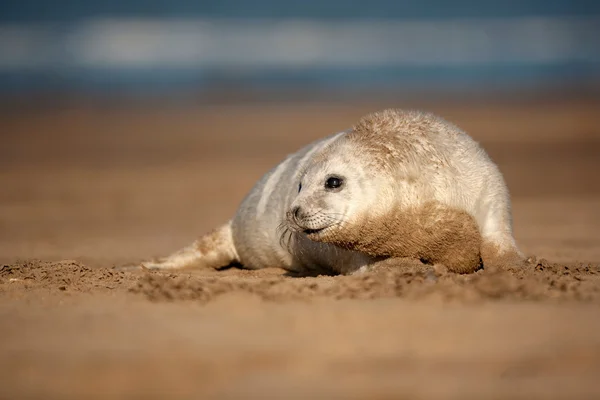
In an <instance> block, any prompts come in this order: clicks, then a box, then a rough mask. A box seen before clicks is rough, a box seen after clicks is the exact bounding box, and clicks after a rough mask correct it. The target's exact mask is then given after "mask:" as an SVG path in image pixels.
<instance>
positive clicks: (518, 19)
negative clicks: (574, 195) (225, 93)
mask: <svg viewBox="0 0 600 400" xmlns="http://www.w3.org/2000/svg"><path fill="white" fill-rule="evenodd" d="M9 3H11V2H9ZM9 3H2V5H0V96H2V95H9V96H11V95H15V94H26V95H28V94H35V93H44V92H60V93H74V94H113V93H117V94H128V93H129V94H161V93H188V94H189V93H203V92H210V91H215V90H221V89H223V90H230V91H253V90H280V89H282V90H300V91H302V90H305V91H306V90H310V89H311V88H314V89H315V90H320V91H328V90H332V91H344V90H350V91H352V90H357V91H358V90H366V89H369V90H375V91H376V90H382V91H392V92H393V91H397V90H410V91H417V92H418V91H451V92H456V91H458V92H462V91H485V90H488V89H497V90H508V91H511V90H514V91H527V90H531V91H535V90H544V89H548V88H550V89H564V88H566V89H568V88H571V87H576V88H580V89H582V90H588V91H590V90H591V91H596V90H598V88H600V85H599V83H600V3H598V2H595V3H594V2H589V1H566V0H561V1H539V0H526V1H520V2H516V1H508V2H474V1H468V0H460V1H454V2H452V6H451V7H449V6H448V3H447V2H444V1H442V0H428V1H422V2H406V1H399V2H395V1H390V0H374V1H370V2H369V3H368V4H366V5H365V4H364V3H363V4H362V5H356V4H350V3H346V2H343V1H341V0H329V1H324V2H317V1H307V2H302V3H298V4H283V3H280V2H276V1H272V0H259V1H255V2H252V3H248V2H244V1H242V0H227V1H196V2H192V1H188V0H174V1H169V2H167V1H144V2H143V1H138V0H123V1H114V0H107V1H103V2H95V1H91V2H90V1H88V2H75V1H62V2H59V3H56V2H54V3H46V2H43V1H40V0H27V1H21V2H12V4H9Z"/></svg>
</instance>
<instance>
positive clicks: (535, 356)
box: [0, 99, 600, 399]
mask: <svg viewBox="0 0 600 400" xmlns="http://www.w3.org/2000/svg"><path fill="white" fill-rule="evenodd" d="M389 105H390V104H389V103H386V104H383V103H382V104H378V103H369V104H351V105H339V104H338V105H334V104H331V103H330V104H311V103H303V104H280V105H274V104H262V105H245V104H238V105H231V106H223V105H220V106H206V105H191V104H186V105H179V106H176V107H175V106H169V107H164V106H159V105H156V104H152V105H148V104H147V105H144V106H141V105H132V104H99V103H91V102H90V103H81V102H80V103H77V104H76V103H71V104H63V105H60V106H51V107H49V106H44V107H40V106H38V107H31V108H27V109H14V108H13V109H5V110H3V111H0V127H1V131H2V136H1V138H2V146H0V165H1V166H2V168H0V185H1V187H2V188H3V189H2V191H0V337H1V338H2V340H0V398H44V399H47V398H60V399H66V398H77V399H79V398H144V399H147V398H302V399H304V398H328V399H329V398H434V399H438V398H439V399H448V398H455V399H466V398H473V399H479V398H492V397H493V398H522V399H533V398H544V399H547V398H568V399H573V398H594V397H598V396H600V384H599V383H598V379H597V377H598V376H599V374H600V334H599V333H598V332H600V319H599V318H598V315H600V230H599V229H598V226H599V224H600V179H599V178H598V171H600V155H599V154H600V117H599V116H598V113H597V110H598V109H600V101H595V100H593V99H592V100H590V99H587V100H581V99H569V100H568V101H566V100H563V101H558V100H552V99H546V100H544V101H539V100H538V101H525V100H521V101H511V102H499V101H497V102H490V101H478V102H466V101H465V102H458V103H454V104H452V105H449V104H434V103H429V104H427V103H423V104H421V103H411V102H404V103H401V104H394V105H400V106H404V107H411V108H414V107H418V108H427V109H429V110H432V111H434V112H437V113H439V114H441V115H443V116H444V117H446V118H447V119H449V120H451V121H453V122H455V123H457V124H458V125H459V126H461V127H463V128H465V129H466V130H467V131H468V132H469V133H471V135H472V136H474V137H475V138H476V139H477V140H478V141H480V142H481V143H482V144H483V146H484V147H485V148H486V150H488V152H489V153H490V155H491V156H492V158H494V160H495V161H496V162H497V163H498V164H499V165H500V168H501V170H502V171H503V172H504V174H505V177H506V180H507V183H508V185H509V188H510V189H511V193H512V196H513V211H514V224H515V236H516V239H517V242H518V243H519V245H520V247H521V248H522V250H523V251H524V252H525V253H526V254H528V255H529V256H530V258H529V261H528V263H527V265H526V266H525V267H523V268H508V269H503V270H491V269H486V270H482V271H478V272H477V273H474V274H471V275H456V274H451V273H447V272H443V271H440V270H436V269H433V268H432V267H430V266H425V265H422V264H421V263H419V262H416V261H413V260H403V261H399V262H398V263H395V264H393V265H389V266H387V267H386V268H381V269H380V270H378V271H374V272H370V273H367V274H362V275H357V276H319V277H293V276H288V275H287V274H286V273H285V271H283V270H280V269H277V268H270V269H266V270H261V271H247V270H240V269H236V268H230V269H225V270H221V271H215V270H186V271H168V272H150V271H136V270H122V269H121V268H119V267H121V266H123V265H126V264H129V263H135V262H138V261H140V260H143V259H146V258H149V257H153V256H160V255H165V254H167V253H169V252H170V251H173V250H175V249H177V248H179V247H181V246H184V245H186V244H188V243H190V242H191V241H192V240H194V238H195V237H197V236H198V235H200V234H202V233H204V232H206V231H208V230H210V229H211V228H213V227H214V226H217V225H218V224H220V223H222V222H223V221H225V220H226V219H228V218H230V217H231V215H232V214H233V212H234V211H235V208H236V207H237V205H238V204H239V202H240V201H241V199H242V198H243V196H244V194H245V193H246V192H247V191H248V189H249V188H250V187H251V186H252V184H253V183H254V182H255V180H256V179H257V178H258V177H260V175H261V174H262V173H264V172H265V171H266V170H267V169H269V168H270V167H271V166H273V165H274V164H276V163H277V162H278V161H280V160H281V159H282V158H283V157H284V156H285V155H286V154H287V153H289V152H293V151H294V150H296V149H297V148H299V147H300V146H301V145H303V144H305V143H307V142H309V141H311V140H313V139H316V138H318V137H320V136H322V135H324V134H327V133H331V132H335V131H339V130H341V129H344V128H345V127H347V126H349V125H351V124H352V123H353V122H354V121H355V120H356V119H357V118H358V117H359V116H360V115H362V114H364V113H366V112H369V111H373V110H376V109H378V108H381V107H383V106H389Z"/></svg>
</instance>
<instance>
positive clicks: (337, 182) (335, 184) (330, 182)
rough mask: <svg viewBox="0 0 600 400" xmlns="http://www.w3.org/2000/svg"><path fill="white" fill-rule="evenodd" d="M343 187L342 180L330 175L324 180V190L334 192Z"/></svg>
mask: <svg viewBox="0 0 600 400" xmlns="http://www.w3.org/2000/svg"><path fill="white" fill-rule="evenodd" d="M343 185H344V178H342V177H340V176H336V175H332V176H330V177H328V178H327V179H326V180H325V189H328V190H335V189H340V188H341V187H342V186H343Z"/></svg>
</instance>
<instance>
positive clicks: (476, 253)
mask: <svg viewBox="0 0 600 400" xmlns="http://www.w3.org/2000/svg"><path fill="white" fill-rule="evenodd" d="M389 257H409V258H416V259H420V260H421V261H423V262H427V263H432V264H442V265H444V266H445V267H446V268H448V270H450V271H453V272H459V273H468V272H473V271H475V270H477V269H478V268H480V267H481V264H483V266H484V267H488V266H500V265H507V264H515V263H520V262H521V261H522V260H523V259H524V257H523V255H522V254H521V252H520V251H519V249H518V248H517V246H516V243H515V240H514V238H513V234H512V217H511V210H510V198H509V193H508V189H507V187H506V184H505V182H504V179H503V177H502V174H501V173H500V171H499V169H498V167H497V166H496V165H495V164H494V163H493V162H492V161H491V159H490V158H489V157H488V155H487V154H486V153H485V151H484V150H483V149H482V148H481V147H480V146H479V145H478V144H477V143H476V142H475V141H474V140H473V139H472V138H471V137H470V136H468V135H467V134H466V133H465V132H463V131H462V130H460V129H459V128H458V127H456V126H455V125H453V124H451V123H449V122H447V121H445V120H443V119H442V118H439V117H437V116H435V115H433V114H430V113H423V112H419V111H404V110H397V109H388V110H383V111H379V112H375V113H372V114H369V115H367V116H364V117H363V118H361V119H360V121H359V122H358V123H357V124H356V125H354V127H353V128H351V129H349V130H347V131H343V132H340V133H337V134H334V135H332V136H329V137H327V138H325V139H322V140H319V141H317V142H314V143H312V144H310V145H308V146H306V147H304V148H303V149H301V150H300V151H298V152H296V153H294V154H291V155H289V156H288V157H287V158H286V159H285V160H283V161H282V162H281V163H280V164H279V165H277V166H276V167H275V168H273V169H272V170H270V171H269V172H267V173H266V174H265V175H264V176H263V177H262V178H261V179H260V180H259V181H258V182H257V183H256V185H255V186H254V187H253V188H252V189H251V191H250V193H249V194H248V195H247V196H246V197H245V199H244V200H243V201H242V203H241V205H240V207H239V209H238V210H237V212H236V214H235V216H234V217H233V219H232V220H230V221H228V222H227V223H226V224H224V225H223V226H221V227H219V228H217V229H215V230H214V231H212V232H210V233H209V234H207V235H205V236H203V237H201V238H200V239H198V240H197V241H196V242H194V243H193V244H192V245H190V246H188V247H186V248H184V249H182V250H180V251H178V252H176V253H174V254H172V255H170V256H168V257H165V258H161V259H158V260H155V261H151V262H146V263H143V265H144V266H145V267H146V268H162V269H173V268H184V267H191V266H198V267H213V268H218V267H222V266H226V265H229V264H232V263H239V264H241V265H242V266H244V267H245V268H249V269H258V268H264V267H282V268H285V269H287V270H289V271H293V272H298V273H311V274H318V273H341V274H349V273H353V272H355V271H359V270H365V269H367V268H369V266H373V265H376V263H377V262H379V261H381V260H385V259H387V258H389Z"/></svg>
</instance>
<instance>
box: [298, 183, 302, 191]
mask: <svg viewBox="0 0 600 400" xmlns="http://www.w3.org/2000/svg"><path fill="white" fill-rule="evenodd" d="M301 190H302V182H300V183H299V184H298V193H300V191H301Z"/></svg>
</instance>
